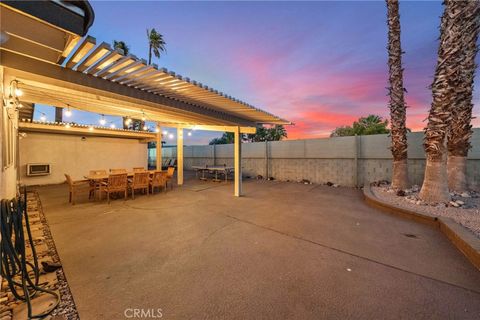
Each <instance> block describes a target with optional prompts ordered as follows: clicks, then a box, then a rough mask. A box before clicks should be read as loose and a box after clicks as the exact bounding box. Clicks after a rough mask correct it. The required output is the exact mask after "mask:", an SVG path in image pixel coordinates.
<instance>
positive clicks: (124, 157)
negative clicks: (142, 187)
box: [19, 132, 147, 185]
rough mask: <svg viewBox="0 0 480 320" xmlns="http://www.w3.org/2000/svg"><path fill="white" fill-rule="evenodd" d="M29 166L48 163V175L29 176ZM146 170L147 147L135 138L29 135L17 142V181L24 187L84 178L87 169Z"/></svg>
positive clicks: (48, 134)
mask: <svg viewBox="0 0 480 320" xmlns="http://www.w3.org/2000/svg"><path fill="white" fill-rule="evenodd" d="M28 163H49V164H50V165H51V174H50V175H48V176H34V177H28V176H27V175H26V172H27V168H26V165H27V164H28ZM133 167H145V168H146V167H147V144H146V143H142V142H140V141H139V140H135V139H121V138H105V137H91V136H87V137H85V138H84V140H82V137H81V136H76V135H65V134H50V133H31V132H30V133H28V134H27V136H26V137H25V138H22V139H21V140H20V167H19V170H20V180H21V183H23V184H26V185H43V184H55V183H62V182H64V181H65V176H64V174H65V173H67V174H70V175H71V176H72V178H73V179H83V177H84V175H86V174H88V172H89V170H99V169H105V170H108V169H110V168H125V169H127V170H129V171H131V170H132V168H133Z"/></svg>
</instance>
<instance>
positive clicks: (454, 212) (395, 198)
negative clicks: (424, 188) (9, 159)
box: [372, 183, 480, 238]
mask: <svg viewBox="0 0 480 320" xmlns="http://www.w3.org/2000/svg"><path fill="white" fill-rule="evenodd" d="M372 191H373V193H374V194H375V196H377V197H378V198H379V199H380V200H383V201H385V202H388V203H392V204H394V205H397V206H400V207H402V208H406V209H410V210H414V211H416V212H419V213H427V214H431V215H434V216H437V217H448V218H452V219H453V220H454V221H455V222H457V223H459V224H460V225H462V226H464V227H465V228H467V229H468V230H470V231H471V232H472V233H473V234H475V235H476V236H477V237H478V238H480V196H479V194H478V193H476V192H464V193H462V194H459V193H450V195H451V196H452V201H450V202H449V203H448V204H445V203H439V204H436V205H428V204H426V203H424V202H423V201H421V200H420V199H419V198H418V192H419V187H418V186H413V187H412V188H411V189H407V190H404V191H399V192H397V191H395V190H393V189H392V188H391V187H390V185H389V184H386V183H376V184H375V185H372Z"/></svg>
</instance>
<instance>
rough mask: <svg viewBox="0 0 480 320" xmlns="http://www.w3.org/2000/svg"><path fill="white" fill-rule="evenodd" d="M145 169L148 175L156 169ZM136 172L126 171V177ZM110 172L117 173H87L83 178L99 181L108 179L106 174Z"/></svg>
mask: <svg viewBox="0 0 480 320" xmlns="http://www.w3.org/2000/svg"><path fill="white" fill-rule="evenodd" d="M145 171H147V172H148V173H150V175H153V173H154V172H155V171H156V170H145ZM139 172H142V171H139ZM135 173H136V172H127V177H133V175H134V174H135ZM110 174H118V173H106V174H88V175H85V176H84V178H85V179H87V180H90V181H101V180H107V179H108V176H109V175H110Z"/></svg>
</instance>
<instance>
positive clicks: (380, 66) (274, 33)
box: [79, 1, 480, 144]
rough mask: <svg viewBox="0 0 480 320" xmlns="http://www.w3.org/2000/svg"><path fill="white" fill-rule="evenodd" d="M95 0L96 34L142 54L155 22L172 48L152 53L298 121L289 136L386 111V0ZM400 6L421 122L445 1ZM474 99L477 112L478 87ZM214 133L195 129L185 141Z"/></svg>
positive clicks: (412, 119) (414, 121) (410, 85)
mask: <svg viewBox="0 0 480 320" xmlns="http://www.w3.org/2000/svg"><path fill="white" fill-rule="evenodd" d="M91 3H92V6H93V8H94V10H95V22H94V24H93V27H92V28H91V29H90V31H89V34H90V35H92V36H94V37H96V38H97V43H100V42H101V41H106V42H109V43H111V42H112V41H113V40H114V39H115V40H123V41H125V42H126V43H127V44H128V45H129V46H130V51H131V53H132V54H134V55H136V56H137V57H143V58H146V57H147V56H148V52H147V51H148V45H147V39H146V28H152V27H154V28H156V29H157V31H159V32H160V33H162V34H163V35H164V37H165V40H166V42H167V50H168V51H167V54H165V55H164V56H163V57H161V58H160V60H155V63H158V64H159V66H161V67H166V68H167V69H169V70H173V71H175V72H176V73H178V74H181V75H183V76H187V77H190V78H191V79H194V80H197V81H200V82H202V83H204V84H206V85H208V86H211V87H213V88H215V89H217V90H220V91H223V92H225V93H227V94H229V95H232V96H234V97H236V98H238V99H241V100H243V101H246V102H249V103H251V104H253V105H254V106H256V107H258V108H261V109H264V110H267V111H269V112H271V113H274V114H276V115H278V116H280V117H282V118H286V119H288V120H290V121H292V122H294V123H295V124H296V125H295V126H291V127H288V128H287V129H288V135H289V139H300V138H317V137H325V136H328V135H329V133H330V132H331V131H332V129H334V128H335V127H337V126H340V125H347V124H351V123H352V121H354V120H355V119H357V118H358V117H360V116H363V115H367V114H371V113H373V114H379V115H382V116H388V109H387V102H388V97H387V96H386V94H387V90H386V87H387V85H388V83H387V80H388V68H387V50H386V45H387V26H386V7H385V2H384V1H372V2H364V1H348V2H347V1H335V2H323V1H318V2H138V1H137V2H95V1H91ZM400 13H401V27H402V46H403V50H404V51H405V52H406V53H405V55H404V61H403V62H404V67H405V73H404V79H405V87H406V89H407V90H408V94H407V96H406V100H407V104H408V106H409V109H408V120H407V125H408V127H409V128H411V129H412V130H414V131H417V130H420V129H422V128H423V126H424V125H425V122H422V121H423V120H424V119H425V118H426V116H427V112H428V108H429V105H430V101H431V92H430V91H429V89H428V86H429V85H430V83H431V82H432V78H433V73H434V68H435V59H436V51H437V45H438V41H437V39H438V36H439V22H440V16H441V13H442V6H441V2H437V1H436V2H433V1H428V2H405V1H402V2H401V3H400ZM477 83H478V80H477ZM474 100H475V109H474V113H475V114H476V113H478V111H479V110H478V107H479V105H480V98H479V94H478V90H477V93H476V95H475V98H474ZM79 116H80V115H79ZM82 117H84V118H85V119H83V120H84V121H85V122H92V121H89V117H91V116H88V115H82ZM477 124H478V122H476V123H475V125H476V126H477ZM215 136H218V134H215V133H201V134H200V133H199V134H196V135H195V137H192V138H190V141H187V144H188V143H189V144H193V143H206V142H208V141H209V140H210V139H211V138H212V137H215Z"/></svg>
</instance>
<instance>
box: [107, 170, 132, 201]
mask: <svg viewBox="0 0 480 320" xmlns="http://www.w3.org/2000/svg"><path fill="white" fill-rule="evenodd" d="M127 188H128V182H127V174H126V173H116V174H112V173H111V174H110V175H109V176H108V181H107V182H103V183H102V185H101V187H100V193H103V192H105V193H106V194H107V201H108V203H110V194H111V193H115V192H123V193H124V198H125V200H126V199H127Z"/></svg>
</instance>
